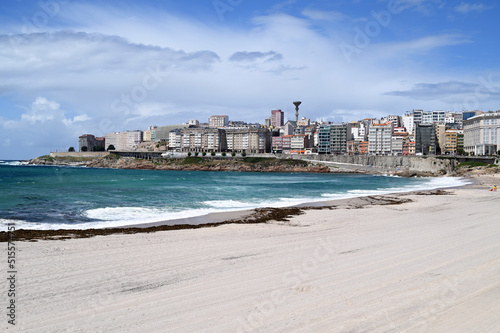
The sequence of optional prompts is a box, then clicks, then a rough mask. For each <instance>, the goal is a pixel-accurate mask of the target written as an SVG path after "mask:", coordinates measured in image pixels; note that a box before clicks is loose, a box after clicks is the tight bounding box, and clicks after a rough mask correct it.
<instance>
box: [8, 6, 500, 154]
mask: <svg viewBox="0 0 500 333" xmlns="http://www.w3.org/2000/svg"><path fill="white" fill-rule="evenodd" d="M499 14H500V3H498V2H496V1H493V0H479V1H444V0H399V1H398V0H371V1H368V0H344V1H342V0H340V1H326V0H322V1H320V0H312V1H311V0H309V1H302V0H284V1H271V0H267V1H260V0H253V1H249V0H185V1H173V0H172V1H170V0H164V1H160V0H145V1H131V0H123V1H118V0H110V1H97V0H95V1H94V0H82V1H77V0H36V1H31V0H9V1H1V2H0V159H29V158H34V157H36V156H40V155H45V154H48V153H49V152H50V151H56V150H64V149H68V148H69V147H70V146H74V147H77V146H78V136H80V135H82V134H87V133H88V134H94V135H96V136H104V135H105V134H106V133H109V132H115V131H125V130H137V129H140V130H145V129H147V128H148V126H151V125H158V126H162V125H173V124H181V123H184V122H187V121H188V120H190V119H197V120H199V121H200V122H207V121H208V117H210V116H211V115H219V114H224V115H229V118H230V120H242V121H247V122H260V123H264V120H265V119H266V118H268V117H269V116H270V114H271V110H273V109H281V110H283V111H284V112H285V118H286V119H295V111H294V106H293V104H292V102H293V101H296V100H300V101H302V105H301V106H300V111H299V113H300V116H305V117H308V118H310V119H312V120H324V121H332V122H349V121H356V120H361V119H364V118H381V117H384V116H387V115H404V114H405V112H407V111H411V110H413V109H424V110H426V111H432V110H446V111H463V110H482V111H488V110H498V109H500V61H499V60H500V43H499V37H498V30H499V28H500V23H498V17H499Z"/></svg>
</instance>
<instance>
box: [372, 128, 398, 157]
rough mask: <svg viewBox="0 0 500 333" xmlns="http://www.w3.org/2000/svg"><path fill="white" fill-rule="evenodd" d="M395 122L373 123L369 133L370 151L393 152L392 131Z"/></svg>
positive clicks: (374, 152) (378, 152)
mask: <svg viewBox="0 0 500 333" xmlns="http://www.w3.org/2000/svg"><path fill="white" fill-rule="evenodd" d="M393 126H394V124H393V123H392V122H386V123H383V124H372V125H371V126H370V131H369V133H368V142H369V144H368V153H370V154H374V155H390V154H392V131H393Z"/></svg>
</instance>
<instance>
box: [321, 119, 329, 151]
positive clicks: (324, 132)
mask: <svg viewBox="0 0 500 333" xmlns="http://www.w3.org/2000/svg"><path fill="white" fill-rule="evenodd" d="M330 129H331V128H330V125H327V124H323V125H320V126H319V128H318V154H330V135H331V131H330Z"/></svg>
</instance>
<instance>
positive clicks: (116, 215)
mask: <svg viewBox="0 0 500 333" xmlns="http://www.w3.org/2000/svg"><path fill="white" fill-rule="evenodd" d="M423 180H425V181H423V182H421V183H418V184H409V185H407V186H403V187H398V188H385V189H376V190H351V191H348V192H346V193H323V194H321V196H318V197H299V198H275V199H273V200H272V201H268V200H260V201H252V202H245V201H238V200H210V201H204V202H203V203H202V204H203V205H204V206H206V207H207V208H199V209H187V210H184V211H173V210H172V209H169V208H159V207H156V208H148V207H146V208H145V207H106V208H97V209H90V210H87V211H85V212H84V215H85V216H87V217H88V218H91V219H96V220H99V221H94V222H88V223H77V224H75V223H67V224H62V223H45V222H44V223H33V222H28V221H22V220H9V219H0V230H1V231H6V230H7V227H8V225H9V224H14V225H15V228H16V229H34V230H42V229H91V228H110V227H120V226H126V225H137V224H143V223H152V222H159V221H169V220H177V219H189V218H194V217H199V216H204V215H207V214H210V213H217V212H228V211H238V210H246V209H254V208H262V207H274V208H278V207H289V206H295V205H300V204H305V203H309V202H322V201H326V200H338V199H349V198H354V197H361V196H370V195H383V194H389V193H401V192H410V191H424V190H433V189H439V188H450V187H458V186H464V185H467V184H469V183H470V182H468V181H467V180H466V179H463V178H457V177H436V178H425V179H423ZM183 223H189V221H186V222H183Z"/></svg>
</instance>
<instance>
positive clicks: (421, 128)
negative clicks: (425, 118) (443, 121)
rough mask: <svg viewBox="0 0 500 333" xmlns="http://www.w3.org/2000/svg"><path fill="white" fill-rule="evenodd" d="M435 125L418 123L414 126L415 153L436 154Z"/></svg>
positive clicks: (437, 146)
mask: <svg viewBox="0 0 500 333" xmlns="http://www.w3.org/2000/svg"><path fill="white" fill-rule="evenodd" d="M438 150H439V145H438V144H437V137H436V125H435V124H418V125H417V126H416V127H415V153H416V154H421V155H429V154H438V153H439V151H438Z"/></svg>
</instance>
